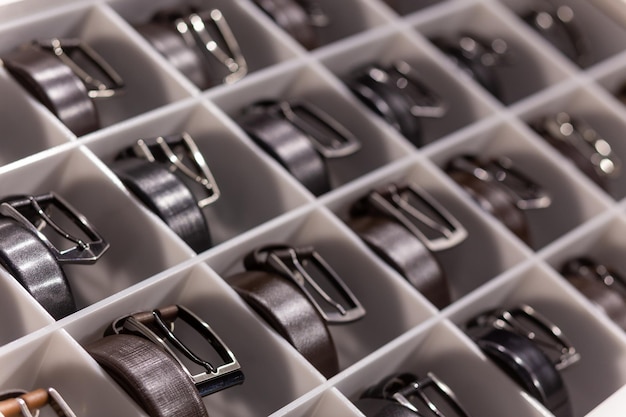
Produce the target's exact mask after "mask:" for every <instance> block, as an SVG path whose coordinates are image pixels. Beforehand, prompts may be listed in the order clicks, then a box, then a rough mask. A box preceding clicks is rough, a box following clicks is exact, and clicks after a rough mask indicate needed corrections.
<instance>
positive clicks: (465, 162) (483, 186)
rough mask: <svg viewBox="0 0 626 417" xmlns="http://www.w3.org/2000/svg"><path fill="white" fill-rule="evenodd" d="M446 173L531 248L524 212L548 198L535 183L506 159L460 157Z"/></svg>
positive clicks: (546, 204) (547, 202)
mask: <svg viewBox="0 0 626 417" xmlns="http://www.w3.org/2000/svg"><path fill="white" fill-rule="evenodd" d="M446 172H447V173H448V175H450V177H451V178H452V179H453V180H454V181H456V182H457V183H458V184H459V185H460V186H461V187H463V189H464V190H465V191H466V192H467V193H468V194H469V195H470V196H471V197H472V198H473V199H474V200H475V201H476V203H477V204H478V205H479V206H480V208H482V209H483V210H485V211H486V212H488V213H489V214H491V215H492V216H494V217H495V218H496V219H498V220H499V221H500V222H502V223H503V224H504V225H505V226H506V227H507V228H508V229H509V230H511V231H512V232H513V233H515V235H517V236H518V237H519V238H520V239H522V240H523V241H524V242H525V243H526V244H528V245H531V244H532V239H531V236H530V230H529V226H528V222H527V220H526V216H525V214H524V212H525V211H527V210H538V209H544V208H547V207H549V206H550V204H551V203H552V202H551V199H550V196H549V195H548V194H547V192H546V191H544V190H543V189H542V188H541V187H540V186H539V185H538V184H536V183H534V182H533V181H532V180H531V179H530V178H528V177H526V176H525V175H524V174H522V173H521V172H520V171H518V170H516V169H514V167H513V163H512V162H511V160H509V159H508V158H504V157H500V158H493V159H490V160H487V161H481V160H479V159H478V158H476V157H473V156H469V155H462V156H458V157H455V158H453V159H451V160H450V161H449V162H448V165H447V167H446Z"/></svg>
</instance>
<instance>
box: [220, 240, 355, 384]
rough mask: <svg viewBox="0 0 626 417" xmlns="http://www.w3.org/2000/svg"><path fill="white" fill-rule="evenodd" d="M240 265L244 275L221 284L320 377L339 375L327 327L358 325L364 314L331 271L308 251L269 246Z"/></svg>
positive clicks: (233, 277) (332, 343) (246, 258)
mask: <svg viewBox="0 0 626 417" xmlns="http://www.w3.org/2000/svg"><path fill="white" fill-rule="evenodd" d="M244 266H245V267H246V269H247V271H246V272H242V273H239V274H235V275H232V276H230V277H228V278H226V281H227V282H228V283H229V284H230V285H231V286H232V287H233V288H234V289H235V291H237V293H238V294H239V295H240V296H241V297H242V298H243V299H244V300H245V301H246V302H247V303H248V304H249V305H250V307H251V308H252V309H253V310H255V311H256V312H257V313H258V314H259V315H260V316H261V317H262V318H263V319H264V320H265V321H266V322H267V323H268V324H269V325H270V326H271V327H272V328H273V329H274V330H275V331H276V332H277V333H278V334H280V335H281V336H282V337H283V338H285V339H286V340H287V341H288V342H289V343H290V344H291V345H292V346H293V347H294V348H295V349H296V350H297V351H298V352H299V353H300V354H301V355H302V356H304V357H305V358H306V359H307V360H308V361H309V362H310V363H311V364H312V365H313V366H315V368H317V369H318V370H319V371H320V372H321V373H322V374H323V375H324V376H326V377H327V378H330V377H331V376H333V375H335V374H336V373H337V372H339V361H338V357H337V352H336V349H335V345H334V342H333V339H332V336H331V334H330V332H329V330H328V326H327V323H329V324H332V323H348V322H353V321H355V320H359V319H361V318H362V317H363V316H364V315H365V309H364V308H363V307H362V306H361V304H360V303H359V302H358V300H357V299H356V297H354V295H353V294H352V293H351V292H350V290H349V289H348V287H347V286H346V285H345V284H344V283H343V281H342V280H341V278H340V277H339V276H338V275H337V274H336V273H335V272H334V271H333V269H332V268H331V267H330V266H329V265H328V264H327V263H326V262H325V261H324V259H323V258H322V257H321V256H320V255H319V254H318V253H317V252H316V251H315V250H313V249H312V248H298V249H294V248H291V247H289V246H285V245H268V246H264V247H262V248H259V249H257V250H255V251H253V252H251V253H250V254H248V255H247V256H246V257H245V259H244ZM309 271H315V273H310V272H309ZM320 279H324V280H326V283H327V284H329V285H330V286H332V287H333V288H334V292H335V293H336V294H338V295H339V296H340V297H341V298H342V302H337V301H335V300H334V299H333V298H332V297H331V296H330V295H329V294H328V293H327V292H326V291H325V290H324V289H323V288H328V287H327V286H324V285H320V283H319V282H318V280H320Z"/></svg>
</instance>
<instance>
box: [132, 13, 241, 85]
mask: <svg viewBox="0 0 626 417" xmlns="http://www.w3.org/2000/svg"><path fill="white" fill-rule="evenodd" d="M136 29H137V31H138V32H139V33H141V34H142V35H143V36H144V37H145V38H146V39H147V40H148V42H150V44H152V46H153V47H154V48H155V49H156V50H157V51H158V52H159V53H161V55H163V56H164V57H165V58H166V59H167V60H168V61H169V62H170V63H171V64H172V65H173V66H174V67H175V68H176V69H177V70H179V71H180V72H181V73H182V74H183V75H185V76H186V77H187V78H189V80H191V81H192V82H193V83H194V84H195V85H196V86H197V87H198V88H200V89H206V88H209V87H211V86H212V85H214V84H216V83H217V81H218V79H219V78H220V77H221V80H219V81H221V82H224V83H225V84H232V83H234V82H236V81H239V80H240V79H241V78H243V77H244V76H245V75H246V74H247V73H248V64H247V63H246V60H245V58H244V56H243V54H242V52H241V49H240V47H239V43H238V42H237V38H236V37H235V35H234V34H233V31H232V30H231V28H230V26H229V25H228V22H227V21H226V18H225V17H224V15H223V14H222V12H221V11H220V10H218V9H212V10H204V11H198V10H195V9H194V8H183V9H182V10H179V9H177V10H167V11H161V12H159V13H156V14H155V15H154V16H153V17H152V19H151V20H150V22H149V23H146V24H143V25H140V26H138V27H137V28H136ZM224 73H225V74H226V75H224Z"/></svg>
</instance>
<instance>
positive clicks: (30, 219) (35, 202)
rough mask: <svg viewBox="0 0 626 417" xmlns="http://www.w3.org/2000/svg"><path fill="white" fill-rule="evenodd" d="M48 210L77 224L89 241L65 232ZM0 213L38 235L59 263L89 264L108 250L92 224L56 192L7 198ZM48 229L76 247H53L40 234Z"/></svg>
mask: <svg viewBox="0 0 626 417" xmlns="http://www.w3.org/2000/svg"><path fill="white" fill-rule="evenodd" d="M49 207H55V208H57V209H58V210H59V211H60V212H61V214H63V215H64V216H65V217H66V219H67V220H70V221H71V222H72V223H73V224H74V225H76V226H77V227H78V228H79V229H80V231H81V232H82V233H84V234H85V236H86V237H87V238H88V239H90V240H88V241H85V240H82V239H81V238H78V237H76V236H73V235H72V234H70V233H68V232H67V231H65V230H64V229H63V228H62V227H61V226H59V224H58V223H57V222H56V221H55V220H54V219H52V218H51V217H50V215H49V214H48V213H47V212H46V210H47V209H48V208H49ZM0 214H2V215H3V216H6V217H9V218H12V219H13V220H16V221H17V222H18V223H20V225H22V226H24V227H25V228H26V229H28V230H30V231H31V232H32V233H34V234H35V235H37V236H38V237H39V239H41V241H42V242H43V243H44V244H45V245H46V246H47V247H48V248H49V249H50V251H51V252H52V253H53V254H54V256H55V258H56V260H57V261H58V262H59V263H78V264H92V263H94V262H96V261H97V260H98V259H99V258H100V257H101V256H102V255H103V254H104V252H106V250H107V249H108V248H109V244H108V243H107V242H106V241H105V240H104V239H103V238H102V236H101V235H100V234H99V233H98V232H97V231H96V229H95V228H94V227H93V225H92V224H91V223H89V222H88V221H87V219H86V218H85V217H84V216H83V215H82V214H80V213H78V212H77V211H76V210H75V209H74V208H73V207H71V206H70V205H69V204H68V203H67V202H66V201H65V200H63V199H62V198H61V197H59V196H58V195H56V194H55V193H48V194H42V195H39V196H16V197H9V198H7V199H5V200H2V203H1V204H0ZM47 226H50V227H51V228H52V230H53V231H54V232H56V233H57V234H58V235H59V236H61V237H62V238H64V239H65V240H68V241H70V242H73V243H75V246H73V247H71V248H69V249H64V250H62V249H59V248H57V247H56V246H54V245H53V244H52V242H50V240H49V239H48V238H47V237H46V235H45V234H44V233H43V232H42V230H44V228H46V227H47Z"/></svg>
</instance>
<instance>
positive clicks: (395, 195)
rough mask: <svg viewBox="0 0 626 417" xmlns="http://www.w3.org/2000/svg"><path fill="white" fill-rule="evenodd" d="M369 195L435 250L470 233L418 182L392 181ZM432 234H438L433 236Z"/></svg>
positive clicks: (382, 209) (378, 206) (374, 206)
mask: <svg viewBox="0 0 626 417" xmlns="http://www.w3.org/2000/svg"><path fill="white" fill-rule="evenodd" d="M366 199H367V200H366V201H367V202H368V203H369V204H371V205H372V206H373V208H374V209H376V210H378V211H380V212H382V213H383V214H385V215H388V216H391V217H392V218H394V219H395V220H396V221H398V222H399V223H400V224H402V225H403V226H404V227H405V228H406V229H408V230H409V231H410V232H411V233H412V234H413V235H415V236H416V237H417V238H418V239H419V240H420V241H421V242H422V243H424V245H425V246H426V247H427V248H428V249H429V250H431V251H433V252H437V251H441V250H445V249H449V248H452V247H454V246H456V245H458V244H459V243H461V242H462V241H463V240H465V238H466V237H467V230H466V229H465V227H464V226H463V225H462V224H461V222H459V221H458V220H457V219H456V218H455V217H454V216H453V215H452V214H451V213H450V212H449V211H448V210H446V209H445V208H444V207H443V206H442V205H441V204H439V202H437V201H436V200H435V199H434V198H433V197H432V196H430V194H428V193H427V192H426V191H425V190H423V189H421V188H419V187H418V186H417V185H415V184H412V183H410V184H407V185H404V186H397V185H395V184H389V185H387V186H386V187H385V188H384V189H381V190H374V191H372V192H371V193H370V194H369V195H368V196H367V197H366ZM418 225H420V226H422V227H424V228H425V229H426V230H428V231H429V234H428V235H427V233H425V232H424V231H423V230H422V229H420V227H418ZM432 234H434V235H436V236H437V237H430V235H432Z"/></svg>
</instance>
